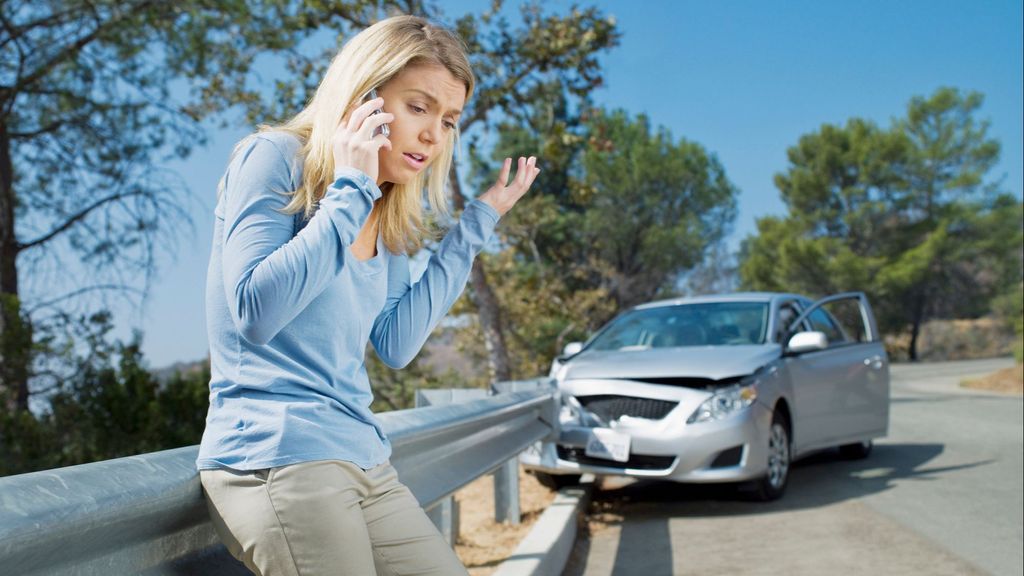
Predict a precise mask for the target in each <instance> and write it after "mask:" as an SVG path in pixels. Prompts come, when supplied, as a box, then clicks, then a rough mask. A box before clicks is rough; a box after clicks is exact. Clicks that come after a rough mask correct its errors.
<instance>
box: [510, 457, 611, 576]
mask: <svg viewBox="0 0 1024 576" xmlns="http://www.w3.org/2000/svg"><path fill="white" fill-rule="evenodd" d="M593 486H594V477H593V476H592V475H590V474H587V475H584V476H583V478H582V479H581V481H580V485H579V486H572V487H568V488H562V489H561V490H559V491H558V494H557V495H556V496H555V500H554V501H553V502H552V503H551V505H550V506H548V507H547V509H546V510H544V513H543V514H541V515H540V518H539V519H537V523H536V524H534V525H533V528H532V529H530V533H529V534H527V535H526V538H523V541H522V542H520V543H519V546H518V547H517V548H516V551H515V552H513V553H512V555H511V556H509V557H508V558H507V559H506V560H505V561H504V562H502V563H501V565H500V566H498V569H497V571H495V572H494V576H550V575H551V574H561V573H562V571H563V570H564V569H565V563H566V562H567V561H568V560H569V554H570V553H571V552H572V548H573V545H574V544H575V543H576V532H577V528H578V526H579V519H580V516H581V515H582V514H583V511H584V509H585V508H586V506H587V504H588V503H589V502H590V492H591V490H592V489H593Z"/></svg>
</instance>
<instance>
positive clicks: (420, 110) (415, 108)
mask: <svg viewBox="0 0 1024 576" xmlns="http://www.w3.org/2000/svg"><path fill="white" fill-rule="evenodd" d="M409 109H410V110H412V111H413V112H415V113H417V114H422V113H424V112H426V110H424V109H423V108H420V107H419V106H417V105H415V104H409Z"/></svg>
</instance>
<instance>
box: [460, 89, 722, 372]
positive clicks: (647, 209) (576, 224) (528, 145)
mask: <svg viewBox="0 0 1024 576" xmlns="http://www.w3.org/2000/svg"><path fill="white" fill-rule="evenodd" d="M541 101H544V100H543V99H540V98H538V100H537V102H541ZM546 102H547V103H548V107H547V110H545V109H544V107H543V106H538V108H539V109H540V110H539V112H540V113H538V114H537V115H536V116H532V117H528V118H526V119H524V121H515V122H514V121H512V120H510V121H508V122H506V123H504V124H502V126H501V128H500V130H499V133H500V135H501V138H500V140H499V141H498V142H497V143H496V144H495V146H494V149H493V151H492V154H493V155H494V156H495V157H499V158H500V157H503V156H508V155H516V154H521V153H524V152H525V151H527V150H543V151H544V155H545V157H550V158H551V161H550V164H551V169H550V170H547V169H546V170H544V171H542V172H541V174H540V176H538V179H537V181H536V182H535V184H534V185H535V187H536V190H535V191H532V192H531V194H530V197H529V198H524V200H523V201H521V203H520V205H517V206H516V208H515V210H513V211H512V212H510V213H509V215H508V217H507V219H506V222H505V224H504V226H503V227H502V230H501V234H500V235H501V240H502V245H503V246H504V247H505V250H503V251H502V252H500V253H498V254H494V255H485V256H484V257H482V261H483V262H484V267H485V268H486V269H487V270H488V273H489V275H491V277H495V278H496V277H500V278H501V279H502V282H501V283H500V284H496V285H495V293H496V296H497V300H498V302H499V303H500V305H501V309H502V312H503V313H504V314H505V315H506V318H507V320H508V323H507V326H506V327H507V330H508V333H509V335H510V336H511V338H510V342H509V344H510V346H509V349H510V352H511V354H510V355H511V357H512V358H513V359H514V369H515V372H514V374H513V375H514V376H515V377H532V376H536V375H537V374H538V373H543V372H544V371H546V369H547V366H548V365H549V364H550V362H551V359H552V357H553V356H555V355H556V354H558V353H559V352H560V348H561V345H562V343H563V342H564V341H565V340H566V339H567V338H573V339H580V338H582V337H584V336H585V335H586V333H587V332H588V331H590V330H593V329H596V328H597V327H599V326H600V325H601V324H603V323H604V322H606V321H607V320H609V319H610V318H611V317H612V316H614V315H615V314H616V313H618V312H619V311H621V310H622V309H624V308H627V307H629V306H632V305H634V304H638V303H641V302H645V301H648V300H651V299H653V298H657V297H660V296H668V295H670V294H673V293H674V289H675V286H676V285H677V281H678V280H679V278H680V276H681V275H682V274H683V273H684V272H686V271H687V270H689V269H691V268H693V267H694V266H695V265H696V264H697V263H699V262H701V261H702V259H703V256H704V254H705V252H706V251H707V250H708V249H709V248H710V247H711V246H713V245H715V244H716V243H718V242H720V241H721V240H722V238H723V237H724V235H725V234H726V233H727V231H728V227H729V225H730V224H731V222H732V220H733V218H734V215H735V196H736V193H737V190H736V188H735V186H733V185H732V184H731V183H730V182H729V181H728V179H727V178H726V176H725V170H724V168H723V167H722V166H721V164H720V163H719V162H718V160H717V159H716V158H715V157H714V156H713V155H711V154H709V153H708V152H707V151H705V150H704V148H703V147H702V146H700V145H699V144H696V143H693V142H689V141H687V140H685V139H680V140H676V139H675V138H674V137H673V136H672V135H671V134H670V133H669V132H668V131H667V130H665V129H657V130H654V129H652V128H651V126H650V123H649V121H648V119H647V118H646V117H645V116H642V115H641V116H638V117H636V118H632V117H630V116H629V115H628V114H627V113H625V112H624V111H621V110H617V111H614V112H611V113H606V112H604V111H602V110H600V109H593V110H590V111H588V112H587V114H586V115H585V116H584V118H583V119H582V120H581V121H580V122H579V123H578V124H573V123H571V122H569V121H568V120H569V119H570V115H568V114H567V113H566V112H565V108H564V106H563V104H564V102H565V101H564V99H561V98H559V96H558V92H557V91H555V92H551V93H549V94H548V98H547V100H546ZM492 164H493V163H492V162H484V161H478V162H477V163H476V165H477V167H478V168H482V167H485V166H490V165H492ZM475 175H476V177H477V178H478V179H479V180H481V181H487V180H490V179H493V177H494V176H493V173H492V172H489V171H487V170H482V169H478V170H477V171H476V174H475Z"/></svg>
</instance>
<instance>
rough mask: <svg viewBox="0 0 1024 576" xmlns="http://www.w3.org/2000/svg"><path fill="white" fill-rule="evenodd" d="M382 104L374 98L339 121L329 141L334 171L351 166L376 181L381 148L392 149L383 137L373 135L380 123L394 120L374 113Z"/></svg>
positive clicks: (385, 114)
mask: <svg viewBox="0 0 1024 576" xmlns="http://www.w3.org/2000/svg"><path fill="white" fill-rule="evenodd" d="M383 105H384V99H383V98H374V99H373V100H369V101H367V102H364V103H362V104H360V105H359V107H358V108H356V109H355V110H353V111H352V113H351V114H350V115H349V116H348V117H347V118H342V119H341V122H340V123H339V124H338V127H337V128H336V129H335V131H334V136H333V137H332V138H331V147H332V149H333V151H334V167H335V169H337V168H340V167H342V166H350V167H352V168H355V169H357V170H362V171H363V172H364V173H366V175H367V176H369V177H370V178H372V179H373V181H374V182H376V181H377V173H378V170H379V166H378V160H377V154H378V151H379V150H380V149H381V148H387V149H388V150H391V141H390V140H388V137H387V136H385V135H383V134H377V135H376V136H374V131H375V130H376V129H377V127H378V126H380V125H381V124H386V123H388V122H391V121H393V120H394V119H395V116H394V114H389V113H387V112H383V111H382V112H381V113H380V114H373V111H374V110H379V109H380V108H381V106H383Z"/></svg>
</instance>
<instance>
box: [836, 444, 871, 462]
mask: <svg viewBox="0 0 1024 576" xmlns="http://www.w3.org/2000/svg"><path fill="white" fill-rule="evenodd" d="M873 446H874V444H873V443H872V442H871V440H865V441H863V442H855V443H853V444H843V445H842V446H840V447H839V455H840V456H842V457H843V458H846V459H847V460H863V459H865V458H867V457H868V455H869V454H871V448H872V447H873Z"/></svg>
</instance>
